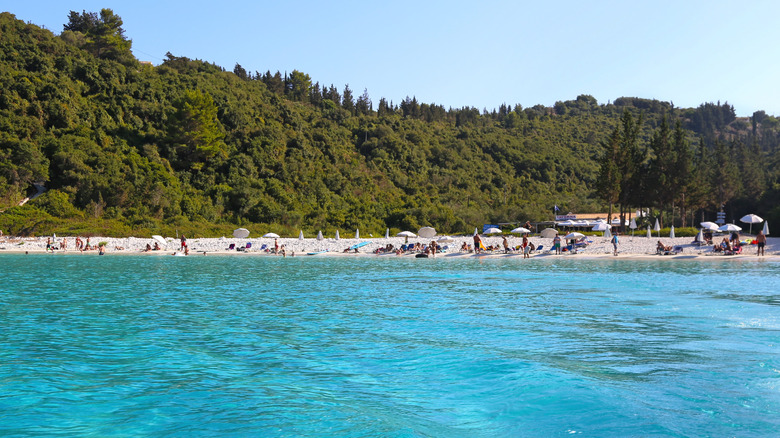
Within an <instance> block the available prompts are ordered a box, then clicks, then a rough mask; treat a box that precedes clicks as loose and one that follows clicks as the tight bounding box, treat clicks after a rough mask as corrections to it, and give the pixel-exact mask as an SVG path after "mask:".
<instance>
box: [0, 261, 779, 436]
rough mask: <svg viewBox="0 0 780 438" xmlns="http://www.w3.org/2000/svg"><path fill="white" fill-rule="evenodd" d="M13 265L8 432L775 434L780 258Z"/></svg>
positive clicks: (0, 400) (2, 406)
mask: <svg viewBox="0 0 780 438" xmlns="http://www.w3.org/2000/svg"><path fill="white" fill-rule="evenodd" d="M42 265H45V266H46V271H45V273H44V274H43V275H41V273H40V272H39V268H38V267H39V266H42ZM0 266H2V268H0V269H1V270H2V271H1V272H2V274H3V276H4V281H3V282H2V283H0V320H2V321H3V322H4V324H3V330H2V331H0V435H3V436H16V435H18V436H23V435H24V436H26V435H36V434H37V435H46V436H138V435H155V436H182V435H209V436H211V435H222V436H257V435H262V436H301V435H304V436H305V435H316V436H322V435H338V436H399V437H405V436H420V435H423V436H446V437H452V436H469V437H472V436H491V437H492V436H550V435H569V434H572V433H576V434H580V433H582V434H589V435H598V436H634V435H637V434H639V435H674V436H679V435H682V436H686V435H712V436H723V435H765V436H766V435H772V434H773V432H774V431H775V430H777V428H778V427H780V420H778V418H780V416H779V415H777V414H778V413H779V411H780V398H778V397H777V391H776V389H777V387H778V383H777V382H778V381H780V380H779V379H780V373H778V372H777V371H776V370H777V369H780V359H779V358H780V355H779V354H778V349H777V347H778V341H780V336H779V334H780V330H779V329H780V324H778V317H777V315H776V309H777V304H778V302H780V293H778V290H780V287H778V286H779V285H780V281H779V280H780V274H778V273H777V272H778V270H777V269H776V268H777V265H776V264H771V263H762V264H754V263H715V262H712V261H707V262H706V263H698V262H692V261H686V262H685V263H670V262H667V261H664V262H640V263H637V262H625V261H614V260H610V261H589V260H576V261H569V260H560V259H558V260H554V261H552V260H530V261H529V260H526V261H523V260H522V259H518V258H501V259H495V260H482V259H460V260H452V259H449V260H447V259H441V260H424V261H420V260H406V259H404V260H399V259H395V258H391V259H387V258H385V259H382V258H343V259H342V258H306V257H296V258H286V259H283V258H276V257H188V258H177V257H129V256H128V257H102V258H98V257H90V256H80V255H64V256H63V255H57V256H48V255H47V256H43V255H30V256H7V255H0ZM757 276H760V277H761V278H762V281H761V282H753V281H752V280H753V279H754V278H756V277H757ZM714 284H716V285H717V288H713V287H711V286H710V285H714ZM745 285H749V287H745Z"/></svg>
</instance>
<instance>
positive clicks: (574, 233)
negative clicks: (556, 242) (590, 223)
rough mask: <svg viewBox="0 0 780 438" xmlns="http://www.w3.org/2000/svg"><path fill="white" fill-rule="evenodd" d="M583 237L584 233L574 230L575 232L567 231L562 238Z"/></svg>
mask: <svg viewBox="0 0 780 438" xmlns="http://www.w3.org/2000/svg"><path fill="white" fill-rule="evenodd" d="M583 237H585V235H584V234H582V233H578V232H576V231H575V232H573V233H569V234H567V235H565V236H563V238H564V239H565V240H571V239H582V238H583Z"/></svg>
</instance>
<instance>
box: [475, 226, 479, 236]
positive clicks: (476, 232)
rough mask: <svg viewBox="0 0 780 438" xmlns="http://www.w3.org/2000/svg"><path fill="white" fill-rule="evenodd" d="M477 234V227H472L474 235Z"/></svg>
mask: <svg viewBox="0 0 780 438" xmlns="http://www.w3.org/2000/svg"><path fill="white" fill-rule="evenodd" d="M477 234H479V232H478V231H477V227H474V235H475V236H476V235H477Z"/></svg>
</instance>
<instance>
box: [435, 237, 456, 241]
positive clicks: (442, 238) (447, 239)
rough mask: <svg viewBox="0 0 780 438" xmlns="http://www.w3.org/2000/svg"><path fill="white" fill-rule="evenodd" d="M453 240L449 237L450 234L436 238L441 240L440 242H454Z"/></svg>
mask: <svg viewBox="0 0 780 438" xmlns="http://www.w3.org/2000/svg"><path fill="white" fill-rule="evenodd" d="M454 241H455V239H453V238H452V237H450V236H441V237H439V239H438V240H437V242H441V243H452V242H454Z"/></svg>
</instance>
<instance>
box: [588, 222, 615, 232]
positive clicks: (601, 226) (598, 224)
mask: <svg viewBox="0 0 780 438" xmlns="http://www.w3.org/2000/svg"><path fill="white" fill-rule="evenodd" d="M610 228H612V225H610V224H608V223H606V222H596V225H594V226H593V228H592V229H593V231H607V230H608V229H610Z"/></svg>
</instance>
